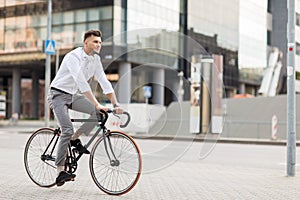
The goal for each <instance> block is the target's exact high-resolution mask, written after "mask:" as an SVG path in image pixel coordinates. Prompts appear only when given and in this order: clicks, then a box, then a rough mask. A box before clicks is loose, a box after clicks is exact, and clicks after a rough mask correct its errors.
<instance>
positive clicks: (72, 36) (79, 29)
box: [0, 0, 112, 53]
mask: <svg viewBox="0 0 300 200" xmlns="http://www.w3.org/2000/svg"><path fill="white" fill-rule="evenodd" d="M0 2H1V0H0ZM13 2H14V1H13ZM13 2H12V1H11V4H13ZM88 28H93V29H100V30H101V31H102V32H103V36H104V38H107V37H111V36H112V7H111V6H105V7H100V8H90V9H80V10H73V11H67V12H63V13H53V15H52V39H54V40H58V41H60V47H63V48H72V47H74V46H78V45H79V44H82V39H83V33H84V32H85V31H86V30H87V29H88ZM46 37H47V15H46V14H43V15H31V16H21V17H8V18H5V19H0V52H2V53H3V52H4V53H9V52H22V51H41V50H42V47H43V40H45V39H46Z"/></svg>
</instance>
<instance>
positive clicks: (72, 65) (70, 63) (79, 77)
mask: <svg viewBox="0 0 300 200" xmlns="http://www.w3.org/2000/svg"><path fill="white" fill-rule="evenodd" d="M65 62H66V65H67V67H68V70H69V72H70V74H71V76H72V78H73V79H74V82H75V84H76V85H77V87H78V89H79V90H80V92H87V91H91V87H90V85H89V84H88V82H87V80H86V78H85V76H84V74H83V72H82V67H81V63H80V59H79V57H78V56H77V55H76V54H70V55H68V57H66V58H65Z"/></svg>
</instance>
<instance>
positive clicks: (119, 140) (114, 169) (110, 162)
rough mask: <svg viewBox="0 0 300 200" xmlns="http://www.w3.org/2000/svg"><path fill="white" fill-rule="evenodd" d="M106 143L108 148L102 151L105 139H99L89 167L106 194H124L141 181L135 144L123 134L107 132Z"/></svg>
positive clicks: (137, 149)
mask: <svg viewBox="0 0 300 200" xmlns="http://www.w3.org/2000/svg"><path fill="white" fill-rule="evenodd" d="M105 140H106V146H107V148H105V142H104V137H100V138H99V139H98V140H97V141H96V143H95V145H94V147H93V149H92V151H91V155H90V162H89V165H90V172H91V175H92V178H93V180H94V182H95V183H96V185H97V186H98V187H99V188H100V189H101V190H102V191H103V192H105V193H107V194H110V195H122V194H125V193H127V192H129V191H130V190H131V189H132V188H133V187H134V186H135V185H136V183H137V182H138V180H139V178H140V175H141V170H142V157H141V153H140V150H139V148H138V146H137V144H136V143H135V141H134V140H133V139H132V138H131V137H130V136H128V135H127V134H125V133H122V132H118V131H113V132H110V133H108V136H107V137H105ZM109 141H110V142H109ZM110 144H111V148H110V147H109V146H110ZM106 149H107V151H106ZM111 149H112V151H111ZM107 152H108V153H109V156H108V155H107ZM112 152H113V154H114V155H115V157H116V159H115V158H114V156H113V154H112ZM109 157H110V158H111V159H110V158H109Z"/></svg>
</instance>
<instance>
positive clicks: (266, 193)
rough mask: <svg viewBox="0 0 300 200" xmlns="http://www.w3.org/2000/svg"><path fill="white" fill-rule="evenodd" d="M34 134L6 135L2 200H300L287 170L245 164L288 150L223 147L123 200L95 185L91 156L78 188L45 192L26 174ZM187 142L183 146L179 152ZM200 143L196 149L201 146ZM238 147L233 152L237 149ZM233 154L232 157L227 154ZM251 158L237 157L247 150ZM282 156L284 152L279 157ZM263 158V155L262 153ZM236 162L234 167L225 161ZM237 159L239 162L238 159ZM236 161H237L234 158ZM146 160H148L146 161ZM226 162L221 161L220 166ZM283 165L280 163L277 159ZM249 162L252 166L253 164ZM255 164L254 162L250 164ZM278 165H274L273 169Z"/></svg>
mask: <svg viewBox="0 0 300 200" xmlns="http://www.w3.org/2000/svg"><path fill="white" fill-rule="evenodd" d="M28 137H29V135H28V134H19V133H3V132H2V133H0V159H1V165H0V176H1V179H0V193H1V196H0V199H5V200H10V199H13V200H36V199H39V200H52V199H53V200H71V199H82V200H95V199H104V200H105V199H110V200H113V199H118V200H120V199H126V200H137V199H143V200H153V199H155V200H191V199H193V200H194V199H195V200H198V199H199V200H200V199H201V200H215V199H224V200H233V199H236V200H261V199H264V200H269V199H270V200H284V199H288V200H298V199H300V190H299V183H300V177H291V178H288V177H285V176H284V166H281V165H279V166H278V165H276V166H275V167H272V168H270V167H266V166H264V165H259V166H256V165H252V164H251V165H250V166H249V165H248V164H247V163H243V162H244V161H245V160H247V161H248V159H247V158H245V159H242V158H243V157H247V156H248V157H249V158H251V157H253V156H254V157H255V158H256V159H255V160H257V161H258V162H257V163H260V161H259V160H258V159H260V158H267V157H268V156H262V157H260V156H259V155H258V154H257V152H262V150H263V151H269V152H270V151H271V152H272V151H273V150H276V152H281V153H280V155H279V154H278V155H277V156H276V157H284V151H282V150H283V149H284V147H280V146H258V145H236V144H233V145H232V144H218V145H217V146H216V149H215V150H214V152H213V153H212V154H211V156H210V157H208V158H206V159H204V160H199V159H197V158H196V157H195V154H196V153H197V152H198V148H196V147H191V148H190V149H189V150H188V151H187V152H186V153H185V156H184V157H182V158H180V159H178V160H176V161H175V162H174V163H172V164H170V165H168V166H166V167H164V168H161V169H159V170H155V171H153V172H147V171H143V174H142V176H141V179H140V181H139V182H138V184H137V185H136V187H135V188H134V189H133V190H132V191H130V192H129V193H128V194H125V195H124V196H121V197H114V196H109V195H106V194H104V193H103V192H102V191H100V190H99V189H98V188H97V187H96V185H95V184H94V183H93V181H92V178H91V176H90V174H89V169H88V156H85V157H83V158H82V160H80V161H79V168H78V171H77V172H76V174H77V177H76V180H75V181H74V182H70V183H66V184H65V185H64V186H62V187H53V188H40V187H38V186H37V185H35V184H34V183H33V182H32V181H31V180H30V179H29V177H28V175H27V174H26V172H25V168H24V164H23V150H24V144H25V142H26V140H27V139H28ZM137 142H138V144H139V145H140V147H141V148H142V149H145V148H151V147H152V146H153V145H155V144H156V143H159V144H160V145H161V146H164V145H166V144H167V142H168V141H153V140H137ZM181 143H183V142H180V141H178V142H177V145H179V146H177V148H179V147H180V144H181ZM198 144H200V142H196V143H193V145H198ZM232 147H233V148H232ZM228 148H230V151H227V150H228ZM245 148H248V149H250V151H249V150H247V151H245V152H248V154H247V155H243V154H236V152H237V151H236V150H235V149H238V150H239V151H242V150H244V149H245ZM278 150H279V151H278ZM260 154H262V153H260ZM226 156H231V157H230V159H229V161H224V160H223V159H225V158H224V157H226ZM235 156H236V158H235V159H238V160H236V161H235V160H234V157H235ZM232 157H233V158H232ZM144 158H145V159H144ZM164 159H166V158H165V157H157V156H155V157H152V158H149V157H148V158H147V155H144V156H143V161H144V165H143V166H144V167H145V168H147V165H151V163H157V162H160V161H163V160H164ZM220 159H221V160H220ZM276 161H277V159H276ZM248 162H249V161H248ZM250 162H251V161H250ZM271 165H272V164H271Z"/></svg>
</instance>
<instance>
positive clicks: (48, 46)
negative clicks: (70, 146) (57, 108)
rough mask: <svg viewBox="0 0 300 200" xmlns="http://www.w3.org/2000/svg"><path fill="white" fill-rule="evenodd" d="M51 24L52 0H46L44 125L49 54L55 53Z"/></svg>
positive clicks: (49, 73) (46, 116)
mask: <svg viewBox="0 0 300 200" xmlns="http://www.w3.org/2000/svg"><path fill="white" fill-rule="evenodd" d="M51 25H52V0H48V17H47V40H46V44H45V47H46V48H45V53H46V67H45V101H44V106H45V107H44V117H45V126H46V127H48V126H49V106H48V102H47V94H48V90H49V86H50V79H51V54H52V52H53V49H54V54H55V42H54V47H53V40H52V41H51V40H50V38H51Z"/></svg>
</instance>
